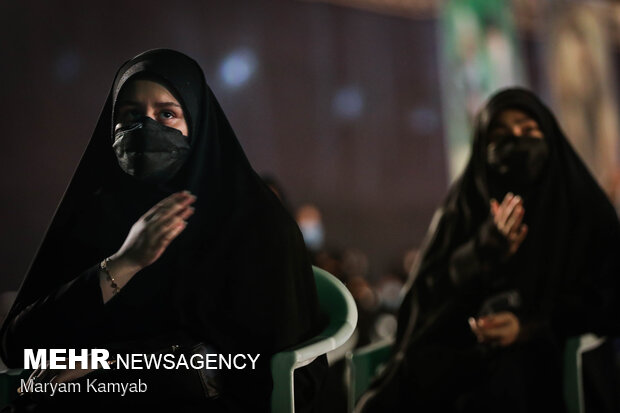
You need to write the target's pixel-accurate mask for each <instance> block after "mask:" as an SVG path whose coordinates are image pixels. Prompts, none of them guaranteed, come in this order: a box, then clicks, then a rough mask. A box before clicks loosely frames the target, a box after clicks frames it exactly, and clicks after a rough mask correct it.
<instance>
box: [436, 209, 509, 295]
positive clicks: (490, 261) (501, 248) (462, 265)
mask: <svg viewBox="0 0 620 413" xmlns="http://www.w3.org/2000/svg"><path fill="white" fill-rule="evenodd" d="M507 252H508V240H507V239H506V238H505V237H504V236H503V235H502V234H501V233H500V232H499V231H498V230H497V228H496V227H495V225H494V224H493V221H492V220H491V219H488V220H487V221H485V222H484V223H483V224H482V225H481V226H480V229H479V230H478V232H477V233H476V235H475V236H474V237H473V238H472V239H470V240H469V241H467V242H465V243H464V244H462V245H460V246H459V247H458V248H456V249H455V250H454V252H453V253H452V255H451V256H450V260H449V263H448V266H449V267H448V273H449V275H450V280H451V281H452V284H453V285H455V286H459V287H461V286H466V285H468V284H471V283H472V282H475V281H483V280H484V279H485V277H486V276H487V275H488V274H489V273H490V272H491V270H492V269H493V268H494V267H495V266H496V265H497V264H499V263H500V262H501V261H502V260H503V259H504V258H505V257H506V256H507Z"/></svg>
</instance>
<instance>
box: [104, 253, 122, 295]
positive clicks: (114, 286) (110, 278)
mask: <svg viewBox="0 0 620 413" xmlns="http://www.w3.org/2000/svg"><path fill="white" fill-rule="evenodd" d="M108 261H110V258H106V259H105V260H103V261H101V265H100V267H101V271H103V272H104V273H105V275H106V279H107V280H108V281H110V287H112V295H115V294H118V292H119V291H120V290H121V289H120V288H118V284H116V281H115V280H114V277H113V276H112V274H110V270H108Z"/></svg>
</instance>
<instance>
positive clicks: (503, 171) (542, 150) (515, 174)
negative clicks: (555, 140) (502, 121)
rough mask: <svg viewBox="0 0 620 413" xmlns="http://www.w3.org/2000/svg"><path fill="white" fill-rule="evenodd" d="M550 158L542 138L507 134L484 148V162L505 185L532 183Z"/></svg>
mask: <svg viewBox="0 0 620 413" xmlns="http://www.w3.org/2000/svg"><path fill="white" fill-rule="evenodd" d="M548 157H549V145H548V144H547V141H546V140H545V139H539V138H529V137H520V138H519V137H516V136H506V137H503V138H501V139H499V140H498V141H497V142H495V143H494V144H491V145H489V147H488V150H487V164H488V166H489V170H490V172H491V173H492V175H494V176H493V178H495V179H497V180H498V181H499V182H503V183H504V184H506V185H517V186H521V187H522V186H526V185H531V184H533V183H535V182H536V181H537V180H538V178H539V176H540V174H541V172H542V171H543V169H544V167H545V165H546V163H547V158H548Z"/></svg>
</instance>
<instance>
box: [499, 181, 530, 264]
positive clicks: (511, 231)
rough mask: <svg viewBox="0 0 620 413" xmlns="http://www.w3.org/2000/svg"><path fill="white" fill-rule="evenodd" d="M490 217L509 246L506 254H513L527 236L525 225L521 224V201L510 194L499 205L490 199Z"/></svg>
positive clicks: (523, 212) (522, 210)
mask: <svg viewBox="0 0 620 413" xmlns="http://www.w3.org/2000/svg"><path fill="white" fill-rule="evenodd" d="M491 215H492V216H493V222H494V223H495V226H496V227H497V229H498V230H499V232H501V233H502V235H504V237H506V239H507V240H508V243H509V245H510V246H509V249H508V254H509V255H512V254H514V253H515V252H517V250H518V249H519V246H520V245H521V243H522V242H523V240H524V239H525V236H526V235H527V225H525V224H523V216H524V215H525V208H523V199H522V198H521V197H520V196H519V195H513V194H512V193H510V192H509V193H507V194H506V196H505V197H504V200H503V201H502V203H501V204H499V203H498V202H497V201H496V200H495V199H492V200H491Z"/></svg>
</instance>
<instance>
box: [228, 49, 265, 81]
mask: <svg viewBox="0 0 620 413" xmlns="http://www.w3.org/2000/svg"><path fill="white" fill-rule="evenodd" d="M257 66H258V59H257V58H256V54H255V53H254V52H253V51H252V50H250V49H247V48H244V49H238V50H235V51H233V52H232V53H230V54H229V55H228V56H226V58H225V59H224V60H223V61H222V64H221V65H220V78H221V80H222V82H223V83H224V84H225V85H226V86H228V87H230V88H238V87H240V86H243V85H244V84H246V83H247V82H248V81H249V80H250V79H251V78H252V75H253V74H254V72H255V71H256V68H257Z"/></svg>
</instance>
